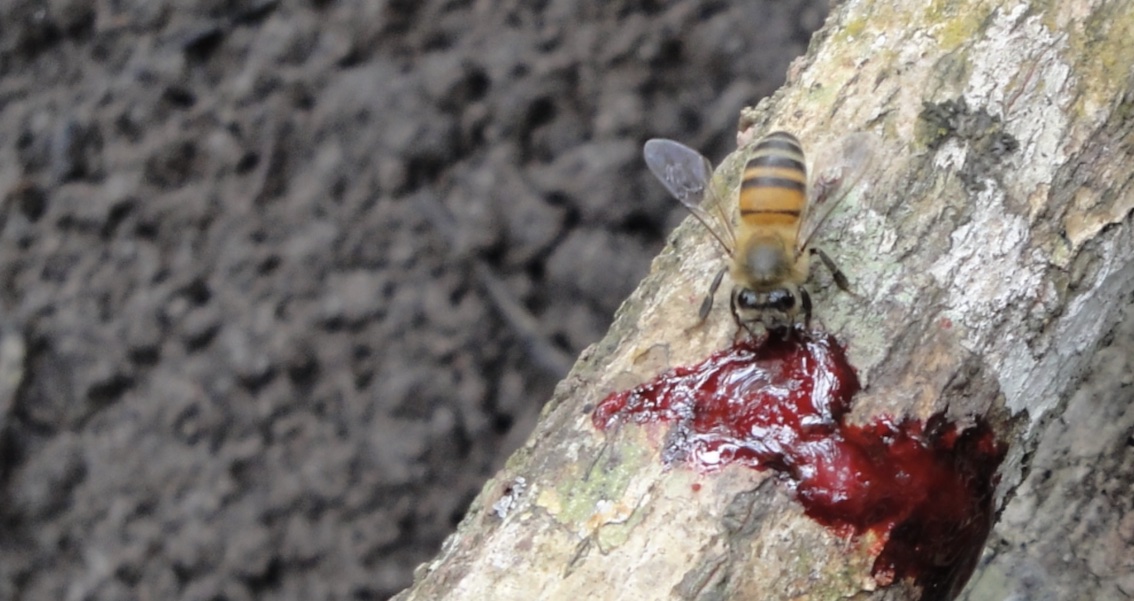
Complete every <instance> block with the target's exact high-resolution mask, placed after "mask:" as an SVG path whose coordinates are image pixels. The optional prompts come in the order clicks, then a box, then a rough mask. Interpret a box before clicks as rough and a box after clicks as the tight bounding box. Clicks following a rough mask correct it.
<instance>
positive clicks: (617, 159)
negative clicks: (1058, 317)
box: [0, 0, 826, 601]
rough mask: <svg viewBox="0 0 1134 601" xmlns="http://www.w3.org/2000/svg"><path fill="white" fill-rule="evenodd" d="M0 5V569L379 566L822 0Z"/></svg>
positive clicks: (487, 446)
mask: <svg viewBox="0 0 1134 601" xmlns="http://www.w3.org/2000/svg"><path fill="white" fill-rule="evenodd" d="M0 6H2V7H0V202H2V205H0V208H2V211H0V277H2V278H3V287H2V288H0V293H2V295H3V296H2V298H0V600H5V601H7V600H19V601H41V600H44V601H46V600H51V601H58V600H74V601H78V600H87V599H90V600H95V599H98V600H119V599H121V600H127V599H162V600H167V599H168V600H173V599H191V600H201V601H214V600H244V599H297V600H298V599H302V600H315V599H355V600H364V599H387V598H388V597H390V596H391V595H392V594H394V593H396V592H397V591H398V590H400V589H401V588H403V587H405V586H407V585H408V584H409V583H410V581H411V578H412V574H411V572H412V569H413V568H414V567H415V566H416V565H418V564H419V563H420V562H422V561H425V560H427V559H429V558H430V557H431V556H432V555H433V554H434V553H435V552H436V551H437V549H438V548H439V545H440V543H441V541H442V540H443V538H444V537H445V536H446V535H447V534H448V533H449V532H450V531H451V529H452V528H453V527H454V525H455V524H456V523H457V522H458V520H459V519H460V518H461V516H462V515H463V513H464V511H465V509H466V507H467V506H468V504H469V502H470V500H471V499H472V498H473V496H474V495H475V494H476V493H477V492H478V490H479V489H480V487H481V485H482V484H483V482H484V480H485V479H486V478H487V477H488V476H490V475H491V474H492V473H493V472H494V471H495V470H496V469H497V468H498V466H500V465H501V464H502V462H503V460H504V459H505V458H506V456H507V454H508V453H509V452H510V451H511V450H512V449H513V448H515V447H516V446H517V445H519V444H520V443H521V442H522V441H523V440H524V438H525V437H526V436H527V434H528V432H529V431H530V429H531V427H532V426H533V424H534V420H535V416H536V414H537V412H538V411H539V409H540V407H541V406H542V404H543V403H544V401H545V400H546V399H547V398H548V396H549V394H550V391H551V388H552V386H553V385H554V383H555V382H556V381H557V380H558V379H559V377H560V376H562V375H563V374H564V373H565V371H566V369H568V367H569V366H570V364H571V362H572V361H573V359H574V357H575V356H577V354H578V353H579V351H580V350H582V349H583V348H584V347H585V346H586V345H588V344H590V343H592V342H595V341H596V340H597V339H598V338H599V336H600V335H601V334H602V333H603V332H604V331H605V329H606V327H607V325H608V323H609V321H610V319H611V317H612V315H613V313H614V311H615V309H616V308H617V307H618V305H619V303H620V302H621V301H622V299H623V298H624V297H625V296H626V295H627V294H628V293H629V292H630V291H631V290H632V289H633V288H634V287H635V286H636V284H637V282H638V281H639V279H640V278H641V277H642V276H643V275H645V273H646V270H647V269H648V266H649V262H650V260H651V259H652V257H653V256H654V255H655V254H656V253H657V252H658V250H660V248H661V246H662V244H663V240H664V236H665V235H666V234H667V233H668V232H669V230H670V229H671V228H672V227H673V226H674V225H675V224H676V223H677V222H678V221H679V220H680V219H682V218H683V217H684V212H683V211H682V210H681V209H680V207H679V205H678V203H677V202H676V201H674V200H672V199H670V198H668V197H667V195H666V194H665V192H664V191H663V189H662V188H661V186H660V185H658V184H657V183H656V182H654V181H653V180H652V177H651V176H650V175H649V174H648V173H647V171H646V170H645V168H644V164H643V163H642V160H641V145H642V143H643V142H644V141H645V140H646V139H647V138H649V137H654V136H664V137H672V138H676V139H678V140H681V141H683V142H685V143H687V144H689V145H690V146H693V147H694V148H698V149H700V150H702V151H703V152H704V153H705V154H706V155H707V156H709V157H710V158H712V159H713V160H714V161H716V160H720V159H721V158H722V157H723V156H724V155H725V154H726V153H727V152H729V151H730V150H731V149H732V148H733V146H734V144H735V142H734V136H735V126H736V122H737V117H738V111H739V109H740V108H741V107H742V106H745V105H750V104H754V103H756V102H757V101H758V100H759V99H760V98H761V97H763V96H765V95H767V94H770V93H771V92H773V91H774V90H775V89H776V88H777V87H778V86H779V85H780V83H781V82H782V80H783V77H784V73H785V71H786V69H787V67H788V64H789V62H790V61H791V60H792V59H793V58H795V57H796V56H798V55H800V54H802V53H803V52H804V50H805V48H806V44H807V41H808V40H809V38H810V35H811V32H812V31H814V30H815V29H817V28H818V27H819V26H820V25H821V23H822V20H823V18H824V16H825V11H826V4H825V3H823V2H818V1H807V0H793V1H790V2H784V1H774V0H767V1H762V0H758V1H733V2H724V1H711V0H701V1H689V2H672V1H669V2H667V1H661V0H658V1H650V0H638V1H613V2H609V1H603V0H575V1H568V0H551V1H540V2H528V1H520V0H512V1H501V2H490V1H482V0H475V1H469V0H423V1H418V0H387V1H373V2H349V1H335V0H310V1H306V2H303V1H298V0H295V1H271V0H201V1H198V2H179V3H174V2H171V1H168V0H164V1H163V0H104V1H100V2H95V3H88V2H80V1H77V0H49V1H47V2H43V1H34V2H33V1H25V0H8V1H7V2H3V3H0Z"/></svg>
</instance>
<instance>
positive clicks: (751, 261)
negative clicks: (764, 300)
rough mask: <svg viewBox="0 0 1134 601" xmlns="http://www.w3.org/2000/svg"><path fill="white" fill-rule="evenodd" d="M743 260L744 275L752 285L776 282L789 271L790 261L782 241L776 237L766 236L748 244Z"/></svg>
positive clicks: (786, 275) (787, 274)
mask: <svg viewBox="0 0 1134 601" xmlns="http://www.w3.org/2000/svg"><path fill="white" fill-rule="evenodd" d="M741 258H742V260H743V268H744V272H745V273H744V275H745V276H747V278H750V279H751V283H752V284H754V285H757V286H758V285H760V284H764V283H769V284H772V283H778V282H781V281H783V280H784V279H786V278H787V277H788V276H789V274H790V273H791V263H790V261H788V255H787V252H786V251H785V249H784V246H783V243H782V242H781V241H780V240H779V239H777V238H766V239H762V240H759V241H756V243H754V244H751V245H749V246H748V249H747V251H746V252H745V253H744V256H743V257H741Z"/></svg>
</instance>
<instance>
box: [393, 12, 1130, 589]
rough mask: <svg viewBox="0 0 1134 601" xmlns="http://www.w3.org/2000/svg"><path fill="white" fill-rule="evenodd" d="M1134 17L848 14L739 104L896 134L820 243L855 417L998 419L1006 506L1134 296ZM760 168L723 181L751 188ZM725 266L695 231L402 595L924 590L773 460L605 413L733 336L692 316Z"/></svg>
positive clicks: (840, 129) (757, 128)
mask: <svg viewBox="0 0 1134 601" xmlns="http://www.w3.org/2000/svg"><path fill="white" fill-rule="evenodd" d="M934 6H937V5H934ZM1119 13H1122V14H1119ZM1132 13H1134V8H1132V7H1131V6H1129V5H1125V4H1107V3H1104V2H1101V1H1098V0H1094V1H1090V2H1087V3H1076V4H1075V5H1074V6H1071V5H1070V4H1062V5H1059V4H1057V5H1051V6H1045V7H1037V6H1034V5H1026V4H1020V5H1018V6H1005V5H1002V4H1001V3H996V2H977V1H971V2H961V3H952V4H949V5H948V6H947V7H944V8H940V9H926V8H924V7H922V6H920V5H916V3H915V4H909V3H906V4H902V3H892V2H884V1H882V0H879V1H863V2H849V3H846V4H844V5H842V6H841V7H839V8H838V9H837V10H836V11H834V12H833V13H832V15H831V17H830V18H829V21H828V24H827V26H826V28H825V29H824V30H823V31H821V32H820V33H819V34H817V36H816V39H815V41H814V42H813V44H812V48H811V50H810V52H809V54H808V55H807V56H806V57H804V58H803V59H801V60H800V61H798V62H797V63H796V65H794V66H793V69H792V71H791V73H789V81H788V84H787V85H786V86H785V87H784V88H783V89H782V90H780V91H779V92H778V93H777V94H776V95H775V96H774V97H773V98H772V99H771V100H770V101H767V102H765V103H762V104H761V105H760V106H758V107H756V108H753V109H749V110H746V111H745V112H744V114H743V115H742V119H741V130H742V131H741V132H740V133H741V136H742V139H750V138H751V137H753V134H755V135H756V136H758V135H760V134H762V133H765V132H768V131H771V130H772V129H787V130H789V131H793V132H795V133H796V134H797V135H799V137H800V139H802V140H803V141H804V143H805V145H807V146H808V147H809V148H813V149H814V148H819V147H822V146H823V145H825V144H827V143H829V142H830V141H831V140H835V139H837V138H838V137H840V136H842V135H845V134H846V133H849V132H851V131H855V130H871V131H874V132H877V133H879V134H880V136H881V139H882V147H883V148H882V149H881V151H880V152H881V153H882V158H883V160H881V161H878V162H877V164H876V167H875V169H874V170H873V171H872V172H870V173H868V174H867V175H866V177H865V178H864V183H863V184H861V185H860V187H859V188H857V189H856V191H855V192H854V193H852V195H851V196H850V197H849V198H848V199H847V201H846V202H844V203H843V205H842V206H841V207H840V208H839V209H838V210H837V211H836V212H835V214H834V215H833V216H832V217H831V219H830V220H829V221H828V223H827V225H826V227H825V229H824V231H823V232H822V233H821V234H820V236H819V238H820V239H819V240H818V244H819V245H821V246H823V247H824V248H825V249H826V250H827V251H828V252H829V253H830V254H831V255H832V257H833V258H834V259H835V261H836V262H837V263H838V264H839V265H840V266H842V268H843V269H844V271H846V272H847V275H848V276H849V277H850V279H851V283H852V286H853V287H854V289H855V291H856V292H857V293H858V294H859V295H861V297H862V298H852V297H850V296H849V295H843V294H838V293H837V291H835V288H834V286H832V285H831V282H830V281H829V278H828V276H823V275H822V274H821V273H820V274H817V275H816V277H815V278H814V279H813V281H812V284H811V289H812V291H813V293H814V296H815V306H816V316H817V319H818V321H819V322H820V323H821V324H822V327H823V328H824V329H825V330H826V331H828V332H831V333H833V334H834V335H835V336H836V337H837V338H838V339H839V340H840V341H842V342H843V343H845V345H846V348H847V352H848V355H849V360H850V362H851V363H852V364H853V365H854V367H855V368H856V370H857V372H858V375H859V379H860V381H861V384H862V386H863V390H862V392H861V393H859V394H858V395H857V396H856V397H855V398H854V407H853V409H852V411H851V414H850V416H849V421H850V422H852V423H859V424H865V423H870V422H871V420H875V419H879V418H882V417H883V416H892V417H894V418H911V419H919V420H925V419H928V418H930V417H931V416H933V415H938V414H939V415H943V416H945V417H946V418H948V419H950V420H957V421H960V422H962V423H969V422H971V421H972V419H973V416H985V417H986V418H987V419H988V420H989V423H990V424H991V425H992V427H993V428H994V430H995V431H996V433H997V435H998V437H999V439H1000V440H1001V441H1003V442H1006V443H1007V444H1008V445H1009V452H1008V455H1007V458H1006V460H1005V462H1004V463H1003V464H1002V465H1001V468H1000V471H1001V474H1002V479H1001V482H1000V486H999V488H998V492H997V499H996V501H997V503H998V504H1001V505H1002V504H1003V502H1004V500H1005V498H1006V497H1007V495H1009V494H1010V492H1011V491H1012V490H1013V488H1014V487H1015V486H1016V485H1017V484H1018V483H1019V482H1020V480H1021V478H1022V476H1023V475H1024V473H1025V472H1026V470H1027V464H1028V458H1029V453H1030V451H1031V450H1033V449H1034V448H1035V446H1036V444H1037V441H1036V436H1037V434H1036V433H1037V432H1038V431H1039V430H1040V428H1038V427H1037V426H1039V425H1041V424H1043V423H1044V422H1046V421H1047V420H1050V419H1052V418H1053V417H1054V416H1057V415H1058V414H1059V412H1060V411H1061V407H1062V406H1063V404H1064V403H1065V402H1066V399H1067V397H1068V395H1069V393H1070V392H1071V391H1072V390H1073V388H1074V386H1075V382H1076V379H1077V378H1078V376H1079V374H1080V373H1081V372H1082V370H1083V368H1084V365H1085V362H1086V360H1087V359H1088V358H1089V356H1090V352H1091V351H1092V350H1093V349H1094V348H1095V347H1096V346H1097V345H1098V344H1099V341H1100V339H1101V337H1102V336H1103V335H1104V334H1105V333H1106V332H1107V331H1108V330H1109V329H1110V328H1112V327H1113V325H1114V323H1115V322H1116V320H1117V319H1118V316H1119V312H1120V310H1121V308H1122V307H1123V306H1124V305H1125V304H1128V303H1129V302H1130V299H1131V295H1132V293H1134V264H1132V263H1131V262H1130V258H1131V256H1134V236H1132V232H1131V227H1132V223H1131V221H1132V220H1131V212H1132V210H1134V195H1132V193H1131V181H1132V179H1131V174H1134V153H1132V144H1134V117H1131V115H1134V91H1132V90H1134V88H1132V85H1131V84H1132V82H1131V73H1130V71H1129V65H1131V64H1134V45H1132V44H1130V43H1129V40H1130V39H1134V36H1132V35H1131V34H1132V33H1134V32H1132V31H1131V29H1132V28H1134V14H1132ZM744 158H745V155H744V153H743V151H740V152H737V153H734V154H733V155H730V157H728V158H726V159H725V161H724V162H723V164H722V166H721V168H719V169H718V171H717V175H716V178H717V180H716V182H715V185H717V186H719V187H720V189H722V190H731V189H734V186H735V183H736V182H735V179H736V177H738V171H739V165H742V164H743V162H744ZM720 265H721V263H720V258H719V257H718V256H717V255H716V253H715V251H714V246H713V242H712V241H711V240H710V239H709V238H708V234H707V233H706V232H704V231H703V230H701V229H699V226H697V225H696V224H695V223H692V222H691V220H687V222H686V223H685V224H684V225H683V226H682V227H681V228H679V230H678V231H677V233H676V234H675V235H674V236H673V238H672V241H671V244H670V246H669V247H667V249H666V250H665V251H664V252H662V254H661V255H660V256H659V257H658V258H657V259H656V260H655V261H654V264H653V268H652V271H651V273H650V275H649V276H648V277H647V278H646V279H645V280H644V281H643V282H642V284H641V285H640V286H639V288H638V289H637V290H636V291H635V293H634V294H633V295H632V296H631V297H630V298H629V299H628V300H627V301H626V303H624V305H623V306H622V308H621V309H620V310H619V312H618V315H617V316H616V320H615V323H614V324H613V325H612V326H611V329H610V331H609V332H608V334H607V336H606V337H605V338H604V339H603V340H602V341H601V342H599V343H598V344H596V345H594V346H592V347H591V348H589V349H587V350H586V351H585V352H584V353H583V356H582V357H581V358H580V360H579V362H578V363H577V364H576V365H575V368H574V369H573V371H572V372H571V374H570V375H569V376H568V377H567V378H566V379H565V380H564V381H563V382H561V384H560V385H559V387H558V388H557V390H556V393H555V395H554V397H553V398H552V399H551V401H550V402H549V403H548V404H547V406H546V407H545V409H544V412H543V415H542V416H541V420H540V423H539V425H538V426H537V428H536V431H535V432H534V433H533V434H532V436H531V438H530V439H529V441H528V443H527V444H526V445H525V446H524V447H523V448H521V449H520V450H519V451H517V452H516V454H515V455H513V457H512V458H511V459H510V460H509V462H508V464H507V466H506V467H505V469H504V470H502V472H501V473H500V474H499V475H498V476H497V477H496V478H495V479H494V480H493V481H491V482H489V483H488V484H487V485H486V486H485V488H484V490H483V491H482V493H481V495H480V496H479V497H478V498H477V500H476V501H475V502H474V503H473V506H472V507H471V509H470V510H469V513H468V515H467V516H466V518H465V520H464V521H463V522H462V524H461V526H460V527H459V530H458V531H457V533H456V534H454V535H453V536H452V537H451V538H450V539H449V540H448V542H447V543H446V545H445V547H444V549H443V550H442V552H441V554H440V555H439V556H438V558H437V559H436V560H435V561H434V562H432V563H430V564H428V565H425V566H422V568H421V569H420V570H419V572H418V574H417V581H416V583H415V585H414V586H413V587H412V588H411V589H409V590H407V591H405V592H403V593H402V594H401V595H399V597H398V599H401V600H403V601H408V600H411V599H430V600H433V599H453V600H457V599H470V600H472V599H490V598H491V599H537V598H538V599H578V598H602V599H724V598H729V599H742V598H753V599H789V598H790V599H799V598H813V599H829V598H840V597H843V596H846V597H851V596H854V597H855V598H862V599H866V598H871V599H882V598H892V599H917V598H922V595H923V591H922V590H921V588H920V585H919V584H918V583H917V582H914V581H909V580H902V581H898V582H896V583H893V584H892V585H890V583H888V582H884V581H879V580H878V579H877V578H875V577H874V576H872V571H871V568H872V565H873V562H874V558H875V556H876V554H877V553H878V547H879V545H878V543H879V541H877V540H871V538H870V537H869V536H863V537H857V538H853V539H848V538H846V537H842V536H838V535H837V534H833V533H832V532H831V531H830V530H828V529H826V528H825V527H823V526H822V525H820V524H818V523H817V522H815V521H813V520H812V519H810V518H808V517H807V516H806V515H805V514H804V512H803V511H802V510H801V508H800V507H799V505H798V504H797V503H796V502H795V501H794V500H793V497H792V494H791V492H790V490H788V489H787V488H786V487H784V486H781V485H778V484H777V483H776V481H775V479H774V478H772V477H771V476H772V472H765V471H757V470H753V469H750V468H747V467H743V466H739V465H732V466H728V467H725V468H723V469H720V470H717V471H710V472H705V471H699V470H697V469H695V468H693V467H691V466H689V465H683V464H675V465H666V464H665V463H664V462H663V461H661V458H660V447H661V446H662V444H663V442H664V441H662V440H661V439H660V436H663V435H664V433H663V434H659V432H664V431H663V430H661V429H659V428H656V427H654V428H651V427H637V426H634V425H627V426H625V427H623V428H620V429H618V430H617V433H616V434H611V433H609V431H608V432H603V431H599V430H597V429H596V428H595V426H594V425H593V423H592V419H591V411H592V410H593V408H594V407H595V406H596V404H598V403H599V402H600V401H601V400H602V399H603V398H604V397H605V396H606V395H607V394H608V393H610V392H612V391H615V390H620V389H624V388H626V387H627V386H628V385H629V384H632V383H638V382H642V381H645V380H647V379H649V378H652V377H653V376H655V375H656V374H657V373H658V371H659V366H658V363H659V361H658V360H659V358H660V359H661V360H660V363H662V364H665V365H669V366H678V365H692V364H696V363H698V362H700V361H702V360H703V359H704V358H705V357H707V356H709V355H711V354H712V353H714V352H715V351H719V350H720V349H723V348H726V347H729V345H730V344H731V342H732V337H733V334H734V331H735V325H734V324H733V322H732V319H731V317H730V316H729V315H728V308H727V306H724V307H721V306H720V305H721V304H722V303H718V304H717V305H718V306H717V308H716V309H714V311H713V313H712V314H710V316H709V318H708V320H707V321H706V323H705V324H704V325H703V326H701V327H694V328H690V326H694V325H695V323H696V315H697V309H698V305H699V303H700V300H701V297H702V295H703V293H704V291H705V289H706V288H707V287H708V285H709V281H710V280H711V278H712V277H713V275H714V274H715V273H716V271H717V269H718V268H719V267H720ZM825 278H827V279H825ZM494 508H495V509H494ZM887 585H888V586H887ZM856 595H857V596H856ZM927 597H928V595H927Z"/></svg>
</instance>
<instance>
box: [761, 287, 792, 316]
mask: <svg viewBox="0 0 1134 601" xmlns="http://www.w3.org/2000/svg"><path fill="white" fill-rule="evenodd" d="M767 306H768V307H769V308H772V309H776V310H779V311H789V310H791V308H792V307H794V306H795V295H793V294H792V293H791V292H789V291H787V290H786V289H784V288H780V289H779V290H773V291H771V292H769V293H768V302H767Z"/></svg>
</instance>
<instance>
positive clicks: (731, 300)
mask: <svg viewBox="0 0 1134 601" xmlns="http://www.w3.org/2000/svg"><path fill="white" fill-rule="evenodd" d="M722 273H723V271H722ZM728 305H729V308H730V309H731V310H732V320H733V321H735V322H736V334H733V336H732V339H733V340H736V339H737V338H738V337H739V336H740V332H742V331H744V330H747V331H748V334H749V335H751V334H752V330H751V329H750V328H749V327H748V326H746V325H744V322H743V321H740V312H739V311H737V310H736V289H735V288H734V289H733V291H732V294H730V295H729V296H728Z"/></svg>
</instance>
